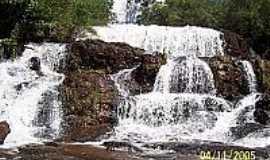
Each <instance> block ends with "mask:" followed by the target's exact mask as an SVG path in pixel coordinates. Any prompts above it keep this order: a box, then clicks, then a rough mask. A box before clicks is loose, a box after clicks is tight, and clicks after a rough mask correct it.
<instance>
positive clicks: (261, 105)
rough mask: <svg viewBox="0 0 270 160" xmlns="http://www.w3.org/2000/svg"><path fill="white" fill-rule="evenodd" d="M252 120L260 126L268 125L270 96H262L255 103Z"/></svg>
mask: <svg viewBox="0 0 270 160" xmlns="http://www.w3.org/2000/svg"><path fill="white" fill-rule="evenodd" d="M253 114H254V119H255V121H257V122H258V123H260V124H263V125H267V124H270V95H267V94H264V95H262V96H261V98H260V99H259V100H258V101H257V102H256V103H255V111H254V113H253Z"/></svg>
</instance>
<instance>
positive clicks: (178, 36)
mask: <svg viewBox="0 0 270 160" xmlns="http://www.w3.org/2000/svg"><path fill="white" fill-rule="evenodd" d="M94 29H95V30H96V32H97V36H98V38H100V39H101V40H104V41H106V42H124V43H128V44H130V45H131V46H133V47H138V48H143V49H145V50H146V51H149V52H153V51H158V52H161V53H166V54H168V56H169V58H177V57H181V56H182V57H183V56H196V57H213V56H215V55H223V53H224V52H223V47H222V46H223V43H224V42H223V39H222V36H223V34H222V33H221V32H219V31H215V30H213V29H208V28H202V27H193V26H185V27H166V26H156V25H151V26H139V25H135V24H122V25H120V24H113V25H109V26H106V27H94Z"/></svg>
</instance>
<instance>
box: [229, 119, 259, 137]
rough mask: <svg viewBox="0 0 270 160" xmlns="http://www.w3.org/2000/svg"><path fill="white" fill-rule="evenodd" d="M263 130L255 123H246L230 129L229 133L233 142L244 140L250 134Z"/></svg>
mask: <svg viewBox="0 0 270 160" xmlns="http://www.w3.org/2000/svg"><path fill="white" fill-rule="evenodd" d="M263 128H264V126H263V125H261V124H257V123H246V124H242V125H239V126H237V127H232V128H230V131H231V133H232V137H233V138H234V140H237V139H241V138H244V137H245V136H247V135H248V134H250V133H253V132H257V131H260V130H262V129H263Z"/></svg>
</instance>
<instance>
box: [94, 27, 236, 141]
mask: <svg viewBox="0 0 270 160" xmlns="http://www.w3.org/2000/svg"><path fill="white" fill-rule="evenodd" d="M95 28H96V29H97V34H98V35H99V36H100V37H101V38H102V39H103V40H105V41H108V42H109V41H116V42H126V43H129V44H131V45H133V46H135V47H140V48H144V49H145V50H146V54H149V53H150V52H153V51H160V52H163V53H164V54H167V56H166V57H167V64H165V65H163V66H162V67H161V68H160V70H159V72H158V74H157V77H156V81H155V84H154V89H153V91H152V92H150V93H147V94H140V95H136V96H129V95H128V92H126V91H128V88H126V87H127V86H126V85H125V84H124V83H123V82H124V81H123V80H127V79H130V78H131V77H130V73H131V72H132V71H133V70H134V69H127V70H122V71H120V72H119V73H117V74H116V75H113V79H114V80H115V82H116V84H117V85H118V89H119V91H120V92H123V93H124V95H125V98H124V100H123V101H122V102H121V104H120V106H118V117H119V125H118V126H117V127H116V128H115V135H114V136H113V137H111V138H112V139H119V140H124V139H129V140H131V141H147V142H149V141H157V140H163V141H170V140H171V139H178V140H179V139H181V138H185V137H186V138H194V137H196V138H199V137H200V136H202V135H203V134H204V133H206V131H208V130H211V129H212V128H214V127H215V123H216V122H217V121H218V117H219V116H220V114H221V113H225V112H226V113H229V112H230V111H231V109H232V107H231V104H230V103H229V102H227V101H226V100H224V99H222V98H218V97H216V96H215V94H216V89H215V82H214V76H213V73H212V71H211V69H210V67H209V66H208V64H207V63H206V62H205V61H204V60H203V58H209V57H213V56H215V55H223V47H222V45H223V41H222V39H221V37H222V33H220V32H218V31H215V30H212V29H206V28H200V27H190V26H186V27H179V28H177V27H162V26H137V25H111V26H109V27H107V28H106V27H95ZM114 33H118V34H117V35H116V34H114ZM160 33H161V34H160ZM120 80H121V81H120ZM121 83H122V86H121Z"/></svg>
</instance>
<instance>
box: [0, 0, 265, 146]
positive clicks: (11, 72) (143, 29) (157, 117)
mask: <svg viewBox="0 0 270 160" xmlns="http://www.w3.org/2000/svg"><path fill="white" fill-rule="evenodd" d="M160 2H162V1H161V0H160ZM142 3H143V2H142V1H136V0H131V1H128V0H114V6H113V11H114V12H115V15H116V17H117V20H116V23H114V24H110V25H108V26H103V27H94V29H95V30H96V32H97V36H96V37H95V38H99V39H102V40H104V41H107V42H125V43H127V44H129V45H131V46H134V47H139V48H143V49H145V54H150V53H152V52H153V51H158V52H161V53H163V54H166V57H167V63H166V64H165V65H163V66H162V67H161V68H160V70H159V72H158V74H157V77H156V80H155V84H154V89H153V91H152V92H149V93H146V94H139V95H135V96H134V95H133V96H131V95H129V85H128V80H129V79H131V76H130V74H131V72H132V71H133V70H134V69H136V67H135V68H132V69H125V70H122V71H120V72H119V73H117V74H114V75H111V78H112V79H113V80H114V82H115V85H116V87H117V88H118V90H119V92H120V93H121V95H122V96H123V100H122V101H121V103H120V105H119V106H118V120H119V123H118V125H117V126H115V129H114V133H112V135H111V136H110V138H109V140H114V141H129V142H132V143H144V142H160V141H161V142H172V141H181V140H191V139H201V140H211V141H220V142H226V143H234V144H238V145H243V146H251V147H264V146H267V145H269V144H270V138H269V136H270V129H267V128H264V129H262V130H260V131H256V132H252V133H250V134H248V135H244V136H243V137H235V135H234V132H233V131H232V129H233V128H237V127H239V126H244V125H245V124H247V123H256V122H255V121H254V118H253V115H252V113H253V112H254V110H255V106H254V105H255V102H256V101H257V100H258V99H259V97H260V94H259V93H257V84H256V83H257V81H256V75H255V73H254V70H253V66H252V64H251V63H250V62H249V61H241V62H240V64H241V66H242V69H243V71H244V72H245V73H246V79H247V81H248V86H247V87H248V89H249V91H250V95H246V97H244V98H243V99H241V100H240V101H239V102H238V104H237V105H236V107H234V105H233V104H232V102H229V101H227V100H225V99H223V98H222V97H218V96H217V94H216V92H217V89H216V86H215V85H216V83H215V77H214V75H213V73H212V70H211V68H210V67H209V65H208V63H207V62H206V61H205V59H207V58H211V57H214V56H223V55H224V50H223V48H224V44H225V43H226V42H224V40H223V33H222V32H219V31H216V30H213V29H209V28H202V27H194V26H185V27H167V26H156V25H150V26H143V25H137V24H135V22H136V17H137V16H138V15H139V14H141V13H140V7H141V5H142ZM66 53H67V52H66V46H65V45H64V44H53V43H44V44H42V45H37V44H29V45H28V46H27V49H26V50H25V51H24V53H23V55H22V57H20V58H18V59H16V60H14V61H4V62H1V63H0V75H1V76H0V111H1V112H0V120H7V122H8V123H9V124H10V127H11V130H12V132H11V134H10V135H8V137H7V139H6V143H5V145H6V146H18V145H21V144H26V143H32V142H40V141H42V140H44V139H45V138H53V137H57V135H58V134H59V133H60V131H61V128H60V123H61V120H62V118H61V116H62V114H61V109H60V108H61V101H60V100H59V99H58V94H59V93H58V89H57V87H58V86H59V85H60V84H61V83H62V82H63V80H64V75H63V74H61V73H58V72H57V71H58V69H59V67H61V66H62V65H64V64H63V61H64V59H65V56H66ZM33 57H38V59H39V60H40V65H41V70H40V72H37V71H34V70H32V69H31V67H30V60H31V58H33ZM106 140H107V139H106Z"/></svg>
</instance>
